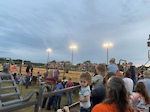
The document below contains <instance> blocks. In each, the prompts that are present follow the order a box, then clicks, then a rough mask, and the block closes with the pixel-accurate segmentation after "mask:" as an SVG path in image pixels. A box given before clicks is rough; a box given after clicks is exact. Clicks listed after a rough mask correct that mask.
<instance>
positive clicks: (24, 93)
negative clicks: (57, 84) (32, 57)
mask: <svg viewBox="0 0 150 112" xmlns="http://www.w3.org/2000/svg"><path fill="white" fill-rule="evenodd" d="M0 68H1V67H0ZM17 69H18V70H19V67H17ZM25 70H26V67H22V72H21V73H22V74H26V72H25ZM38 71H39V72H40V73H41V75H42V76H44V72H45V69H44V68H34V70H33V75H34V76H36V75H37V72H38ZM59 71H60V78H62V77H63V76H66V78H67V79H68V78H69V77H71V78H72V81H73V82H79V78H80V74H81V72H79V71H69V73H64V71H63V70H59ZM16 72H17V71H16ZM18 88H19V89H20V91H21V90H22V97H23V98H24V97H26V96H27V94H28V93H29V92H30V91H32V90H39V88H40V87H39V86H38V85H37V84H32V85H30V86H29V88H28V89H26V88H25V86H21V85H18ZM5 92H10V91H9V90H7V91H5ZM34 98H35V96H33V99H34ZM66 99H67V98H66V95H65V94H63V96H62V100H61V107H63V106H64V105H66V104H67V100H66ZM78 99H79V97H78V91H76V92H75V93H74V95H73V102H77V101H78ZM6 100H8V99H5V101H6ZM78 110H79V106H77V107H75V108H73V109H71V112H77V111H78ZM15 112H34V106H31V107H26V108H23V109H20V110H17V111H15ZM41 112H53V110H46V109H42V111H41Z"/></svg>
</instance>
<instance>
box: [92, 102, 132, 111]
mask: <svg viewBox="0 0 150 112" xmlns="http://www.w3.org/2000/svg"><path fill="white" fill-rule="evenodd" d="M92 112H118V110H117V108H116V106H115V105H114V104H104V103H101V104H97V105H96V106H94V107H93V109H92ZM126 112H130V111H129V110H127V111H126Z"/></svg>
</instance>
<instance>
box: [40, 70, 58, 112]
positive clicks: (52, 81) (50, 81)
mask: <svg viewBox="0 0 150 112" xmlns="http://www.w3.org/2000/svg"><path fill="white" fill-rule="evenodd" d="M46 84H47V85H48V86H49V88H50V90H51V91H53V90H54V86H55V84H56V79H55V78H54V77H53V71H52V70H50V71H49V72H48V76H47V77H46ZM53 100H54V96H50V97H49V100H48V103H47V107H46V110H51V105H53ZM46 101H47V98H44V100H43V103H42V108H44V107H45V104H46Z"/></svg>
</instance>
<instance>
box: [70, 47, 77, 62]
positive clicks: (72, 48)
mask: <svg viewBox="0 0 150 112" xmlns="http://www.w3.org/2000/svg"><path fill="white" fill-rule="evenodd" d="M70 49H71V50H72V65H73V53H74V50H75V49H77V46H76V45H71V46H70Z"/></svg>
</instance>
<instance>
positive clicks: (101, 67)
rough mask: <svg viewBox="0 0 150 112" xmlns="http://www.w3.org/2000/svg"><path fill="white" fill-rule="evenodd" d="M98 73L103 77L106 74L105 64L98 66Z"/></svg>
mask: <svg viewBox="0 0 150 112" xmlns="http://www.w3.org/2000/svg"><path fill="white" fill-rule="evenodd" d="M96 72H97V73H98V74H100V75H102V76H105V74H106V65H105V64H98V65H97V66H96Z"/></svg>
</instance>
